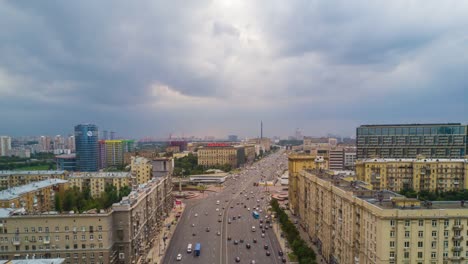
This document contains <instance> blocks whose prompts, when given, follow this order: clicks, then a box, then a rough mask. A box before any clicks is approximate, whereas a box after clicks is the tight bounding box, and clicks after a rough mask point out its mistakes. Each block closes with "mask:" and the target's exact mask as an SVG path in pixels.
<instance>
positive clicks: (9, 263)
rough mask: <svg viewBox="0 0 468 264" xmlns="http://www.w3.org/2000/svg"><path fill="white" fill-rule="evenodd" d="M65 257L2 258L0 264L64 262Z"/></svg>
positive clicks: (51, 263) (52, 263) (58, 263)
mask: <svg viewBox="0 0 468 264" xmlns="http://www.w3.org/2000/svg"><path fill="white" fill-rule="evenodd" d="M62 263H65V259H62V258H54V259H32V256H31V259H13V260H0V264H62Z"/></svg>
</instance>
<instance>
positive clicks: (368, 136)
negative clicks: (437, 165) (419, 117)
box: [356, 123, 468, 159]
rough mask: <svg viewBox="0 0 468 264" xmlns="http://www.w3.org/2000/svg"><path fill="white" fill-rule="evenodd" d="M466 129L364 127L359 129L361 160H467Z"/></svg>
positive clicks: (447, 126)
mask: <svg viewBox="0 0 468 264" xmlns="http://www.w3.org/2000/svg"><path fill="white" fill-rule="evenodd" d="M467 133H468V129H467V126H466V125H461V124H460V123H447V124H407V125H405V124H401V125H362V126H360V127H358V128H357V130H356V135H357V137H356V138H357V158H358V159H364V158H416V157H417V156H418V155H422V156H424V157H426V158H464V157H465V155H467V146H468V142H467Z"/></svg>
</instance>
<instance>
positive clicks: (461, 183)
mask: <svg viewBox="0 0 468 264" xmlns="http://www.w3.org/2000/svg"><path fill="white" fill-rule="evenodd" d="M356 177H357V179H358V180H361V181H365V182H369V183H371V184H372V186H373V189H375V190H392V191H401V190H403V189H413V190H415V191H431V192H435V191H438V192H447V191H461V190H465V189H468V159H425V158H419V159H364V160H358V161H357V162H356Z"/></svg>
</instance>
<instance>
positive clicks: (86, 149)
mask: <svg viewBox="0 0 468 264" xmlns="http://www.w3.org/2000/svg"><path fill="white" fill-rule="evenodd" d="M75 145H76V146H75V147H76V170H77V171H97V170H98V127H97V126H96V125H93V124H80V125H77V126H75Z"/></svg>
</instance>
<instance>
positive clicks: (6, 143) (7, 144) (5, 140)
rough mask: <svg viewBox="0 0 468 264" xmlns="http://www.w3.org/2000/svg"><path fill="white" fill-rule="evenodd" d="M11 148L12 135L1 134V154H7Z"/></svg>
mask: <svg viewBox="0 0 468 264" xmlns="http://www.w3.org/2000/svg"><path fill="white" fill-rule="evenodd" d="M10 150H11V137H9V136H0V156H7V155H8V153H9V151H10Z"/></svg>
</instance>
